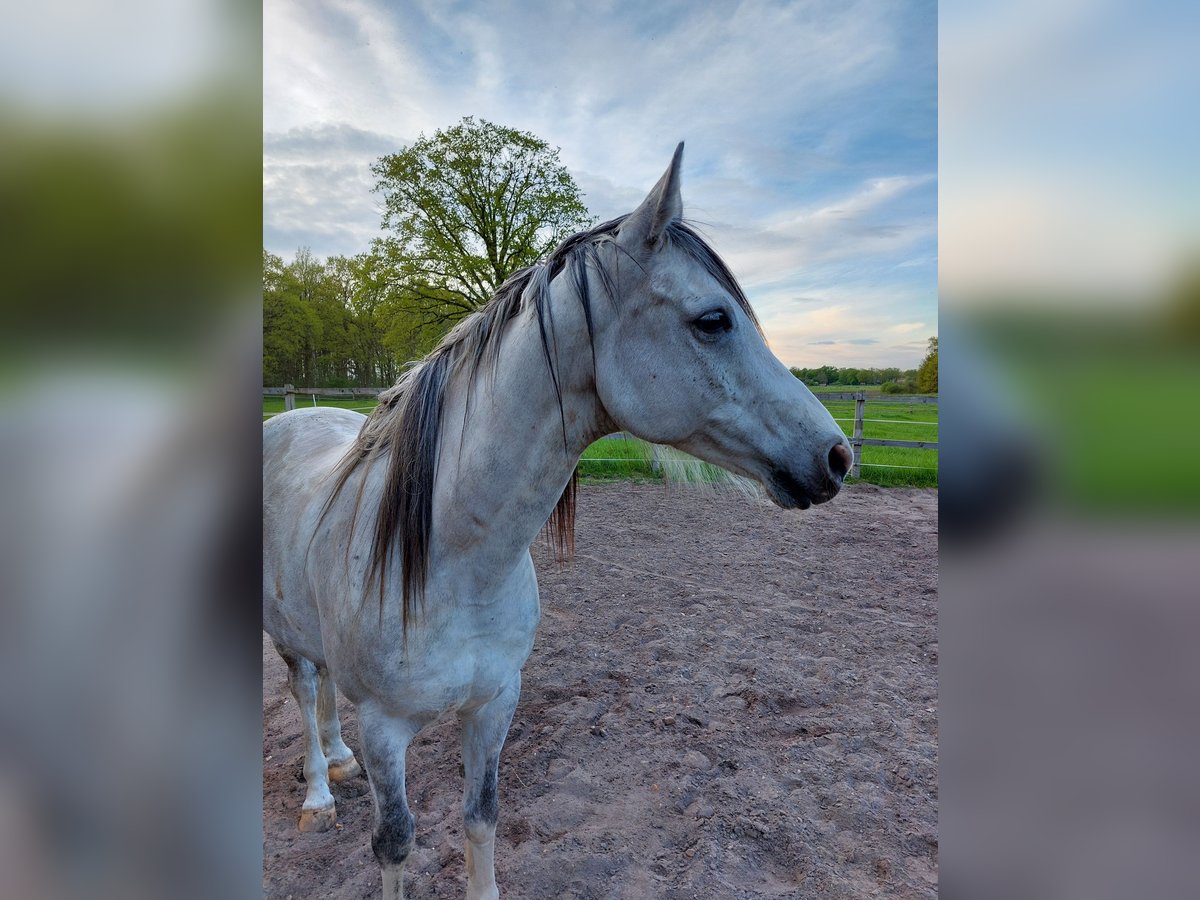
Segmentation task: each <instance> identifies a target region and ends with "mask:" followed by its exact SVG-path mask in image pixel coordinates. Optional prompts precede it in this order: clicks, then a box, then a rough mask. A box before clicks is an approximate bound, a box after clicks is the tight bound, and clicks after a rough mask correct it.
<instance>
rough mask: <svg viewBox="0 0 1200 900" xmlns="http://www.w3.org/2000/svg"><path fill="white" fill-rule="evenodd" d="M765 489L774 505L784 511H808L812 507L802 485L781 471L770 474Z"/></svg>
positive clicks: (777, 470) (810, 500)
mask: <svg viewBox="0 0 1200 900" xmlns="http://www.w3.org/2000/svg"><path fill="white" fill-rule="evenodd" d="M766 488H767V493H768V494H770V495H771V499H772V500H774V501H775V503H776V505H778V506H781V507H783V508H784V509H808V508H809V507H810V506H812V502H813V501H812V498H811V497H810V496H809V495H808V491H806V490H805V489H804V485H802V484H800V482H799V481H797V480H796V479H795V478H793V477H792V476H791V475H790V474H788V473H787V472H784V471H782V470H781V469H776V470H775V471H774V472H772V473H771V477H770V478H769V479H768V480H767V484H766Z"/></svg>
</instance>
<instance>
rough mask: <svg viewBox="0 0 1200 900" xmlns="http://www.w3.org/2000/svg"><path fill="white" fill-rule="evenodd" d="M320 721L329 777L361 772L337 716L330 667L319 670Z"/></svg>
mask: <svg viewBox="0 0 1200 900" xmlns="http://www.w3.org/2000/svg"><path fill="white" fill-rule="evenodd" d="M317 684H318V689H317V724H318V726H319V727H320V730H321V749H322V750H323V751H324V753H325V760H326V762H328V763H329V780H330V781H346V780H347V779H349V778H353V777H354V776H355V775H359V774H361V773H362V769H361V768H359V765H358V761H357V760H356V759H355V758H354V751H352V750H351V749H350V748H349V747H347V746H346V742H345V741H343V740H342V723H341V720H340V719H338V711H337V688H335V687H334V684H333V678H332V677H331V676H330V674H329V670H328V669H318V671H317Z"/></svg>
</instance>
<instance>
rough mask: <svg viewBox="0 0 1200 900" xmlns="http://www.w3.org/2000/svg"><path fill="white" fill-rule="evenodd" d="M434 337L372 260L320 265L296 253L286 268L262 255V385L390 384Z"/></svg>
mask: <svg viewBox="0 0 1200 900" xmlns="http://www.w3.org/2000/svg"><path fill="white" fill-rule="evenodd" d="M441 335H442V330H440V329H437V328H430V327H427V326H424V325H422V324H421V323H420V322H419V321H416V319H415V317H414V316H413V314H412V312H411V311H410V310H408V309H407V308H406V306H405V304H404V303H403V302H402V299H401V297H400V296H399V293H398V291H397V289H396V288H395V287H394V285H393V284H392V279H391V277H390V273H389V272H387V271H386V266H384V265H382V264H381V263H380V261H379V260H378V259H377V258H376V257H374V256H373V255H372V254H369V253H364V254H360V255H359V256H354V257H344V256H333V257H330V258H329V259H328V260H326V261H324V262H322V261H320V260H318V259H316V258H315V257H314V256H313V255H312V253H310V252H309V251H308V250H307V249H301V250H299V251H298V252H297V253H296V258H295V259H294V260H292V261H291V262H289V263H285V262H284V261H283V260H282V259H281V258H280V257H278V256H276V255H274V254H273V253H268V252H267V251H266V250H264V251H263V384H266V385H282V384H288V383H291V384H295V385H306V386H320V387H349V386H354V385H358V386H363V387H376V386H383V385H389V384H392V383H393V382H395V381H396V379H397V378H399V377H400V372H401V370H402V368H403V366H404V364H405V363H406V362H408V361H410V360H413V359H418V358H420V357H421V356H423V355H424V354H425V353H427V352H428V351H429V350H430V349H432V347H433V345H434V344H435V343H436V342H437V340H438V339H439V338H440V337H441Z"/></svg>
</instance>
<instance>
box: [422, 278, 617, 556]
mask: <svg viewBox="0 0 1200 900" xmlns="http://www.w3.org/2000/svg"><path fill="white" fill-rule="evenodd" d="M551 291H552V294H551V298H550V301H549V302H550V303H551V304H552V305H553V312H554V315H553V337H551V338H550V342H551V355H552V357H553V356H554V354H555V343H556V342H557V375H558V392H556V391H555V384H554V381H553V380H552V379H551V377H550V371H549V369H548V367H547V363H546V354H545V350H544V349H543V346H542V339H541V335H540V331H539V327H538V322H537V319H536V315H535V314H534V312H533V310H532V309H525V310H523V311H522V312H521V314H519V315H518V316H517V317H516V318H515V319H514V320H513V321H512V323H510V325H509V326H508V327H507V328H506V330H505V333H504V337H503V344H502V346H501V348H500V354H499V358H498V362H497V365H496V368H495V370H494V374H493V371H492V369H491V367H490V366H489V365H487V364H486V363H485V365H484V366H483V367H481V369H480V371H479V372H478V373H474V375H472V374H471V373H469V372H466V371H460V372H458V373H457V374H456V375H455V376H454V377H453V378H452V379H451V382H450V384H449V385H448V387H447V397H446V401H447V402H446V407H445V410H444V413H443V419H442V427H443V432H442V442H441V449H440V453H439V461H438V475H437V482H436V486H435V490H434V509H433V513H434V523H433V540H434V548H433V550H434V555H435V563H436V557H437V556H440V555H441V554H443V553H444V554H446V556H445V557H444V558H445V559H447V560H451V561H453V563H454V565H455V566H456V567H459V566H460V564H461V563H462V562H463V561H464V560H465V559H467V558H470V559H472V560H474V562H476V563H477V565H476V566H475V570H476V571H482V572H491V573H497V572H502V571H504V570H505V569H506V568H508V567H509V566H512V565H516V564H517V563H518V562H519V561H520V560H522V559H523V558H524V555H525V553H526V552H527V551H528V549H529V546H530V544H532V543H533V541H534V540H535V539H536V538H537V535H538V532H539V531H540V530H541V528H542V526H543V525H544V524H545V522H546V520H547V519H548V518H549V516H550V513H551V512H552V511H553V510H554V507H555V504H556V503H557V502H558V499H559V497H560V496H561V495H562V492H563V490H564V488H565V487H566V485H567V483H568V482H569V481H570V479H571V476H572V474H573V472H574V470H575V465H576V463H577V462H578V461H579V457H580V455H581V454H582V453H583V450H584V449H585V448H586V447H587V445H588V444H590V443H591V442H592V441H593V440H595V439H596V438H598V437H600V436H602V435H604V434H606V433H608V432H610V431H612V430H613V426H612V423H611V421H609V419H608V416H607V414H606V413H605V412H604V411H603V409H602V407H601V405H600V403H599V400H598V399H597V396H596V390H595V384H594V377H593V370H592V354H591V347H590V343H589V340H588V336H587V330H586V327H585V323H584V319H583V315H582V311H581V310H580V308H579V304H578V301H577V300H576V298H575V297H574V296H572V295H570V294H569V293H568V291H567V289H565V288H562V287H559V286H558V283H557V282H556V283H555V285H554V286H552V288H551ZM548 330H549V328H548ZM468 382H470V384H469V385H468ZM468 386H469V388H470V398H469V406H468ZM560 394H561V402H562V409H561V413H560V409H559V395H560ZM564 436H565V440H564Z"/></svg>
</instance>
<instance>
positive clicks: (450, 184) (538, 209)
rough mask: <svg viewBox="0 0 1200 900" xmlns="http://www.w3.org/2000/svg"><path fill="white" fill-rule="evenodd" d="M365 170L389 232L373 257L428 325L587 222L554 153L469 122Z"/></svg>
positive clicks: (452, 315) (461, 312)
mask: <svg viewBox="0 0 1200 900" xmlns="http://www.w3.org/2000/svg"><path fill="white" fill-rule="evenodd" d="M371 171H372V173H373V174H374V175H375V178H376V184H375V190H376V191H377V192H378V193H380V194H382V196H383V201H384V210H383V226H384V228H385V229H386V230H388V231H390V232H391V234H390V235H389V236H388V237H387V238H384V239H383V240H381V241H379V242H378V244H377V246H376V247H375V254H376V256H378V257H379V259H380V261H381V262H382V263H384V264H385V265H386V267H387V269H388V270H389V271H390V272H391V273H392V276H391V277H392V279H393V282H394V285H395V286H396V287H397V288H398V289H399V290H400V296H402V297H403V299H404V301H405V302H406V303H407V304H408V306H409V308H410V309H411V310H412V311H413V312H415V313H416V314H417V316H418V324H420V325H421V326H424V327H429V326H440V327H442V328H444V327H445V326H446V325H447V324H449V323H452V322H454V321H456V320H458V319H460V318H462V317H463V316H466V315H468V314H469V313H471V312H473V311H475V310H476V309H478V308H479V307H480V306H482V305H483V304H484V303H486V302H487V301H488V300H489V299H491V297H492V295H493V294H495V292H496V289H497V288H498V287H499V286H500V284H501V283H502V282H503V281H504V280H505V279H506V278H508V276H510V275H511V274H513V273H514V272H516V271H517V270H519V269H522V268H524V267H525V266H528V265H532V264H533V263H534V262H536V261H537V260H538V258H539V257H541V256H542V255H544V254H545V253H546V252H547V251H549V250H550V249H552V248H553V247H554V246H555V245H557V244H558V243H559V242H560V241H561V240H562V239H563V238H565V237H567V236H568V235H570V234H572V233H574V232H576V231H578V230H579V229H581V228H583V227H584V226H586V225H588V224H590V223H591V221H592V218H591V217H590V216H589V214H588V211H587V208H586V207H585V206H584V205H583V200H582V194H581V193H580V191H579V188H578V187H577V186H576V184H575V182H574V180H573V179H572V178H571V175H570V173H569V172H568V171H567V170H566V168H565V167H564V166H563V165H562V164H561V162H559V158H558V151H557V150H556V149H553V148H551V147H550V145H549V144H547V143H546V142H545V141H543V140H541V139H540V138H538V137H536V136H535V135H532V134H530V133H528V132H524V131H517V130H516V129H513V128H506V127H504V126H501V125H495V124H493V123H491V122H487V121H484V120H482V119H480V120H478V121H476V120H475V119H474V118H472V117H470V116H468V117H467V118H464V119H463V120H462V121H461V122H459V123H458V124H456V125H453V126H451V127H450V128H447V129H445V130H443V131H437V132H435V133H434V134H433V135H432V136H431V137H425V136H421V138H419V139H418V140H417V141H416V142H415V143H413V144H412V145H411V146H410V147H408V148H407V149H405V150H402V151H401V152H399V153H394V154H391V155H389V156H384V157H382V158H380V159H379V160H378V161H377V162H376V163H375V165H373V166H372V168H371Z"/></svg>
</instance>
